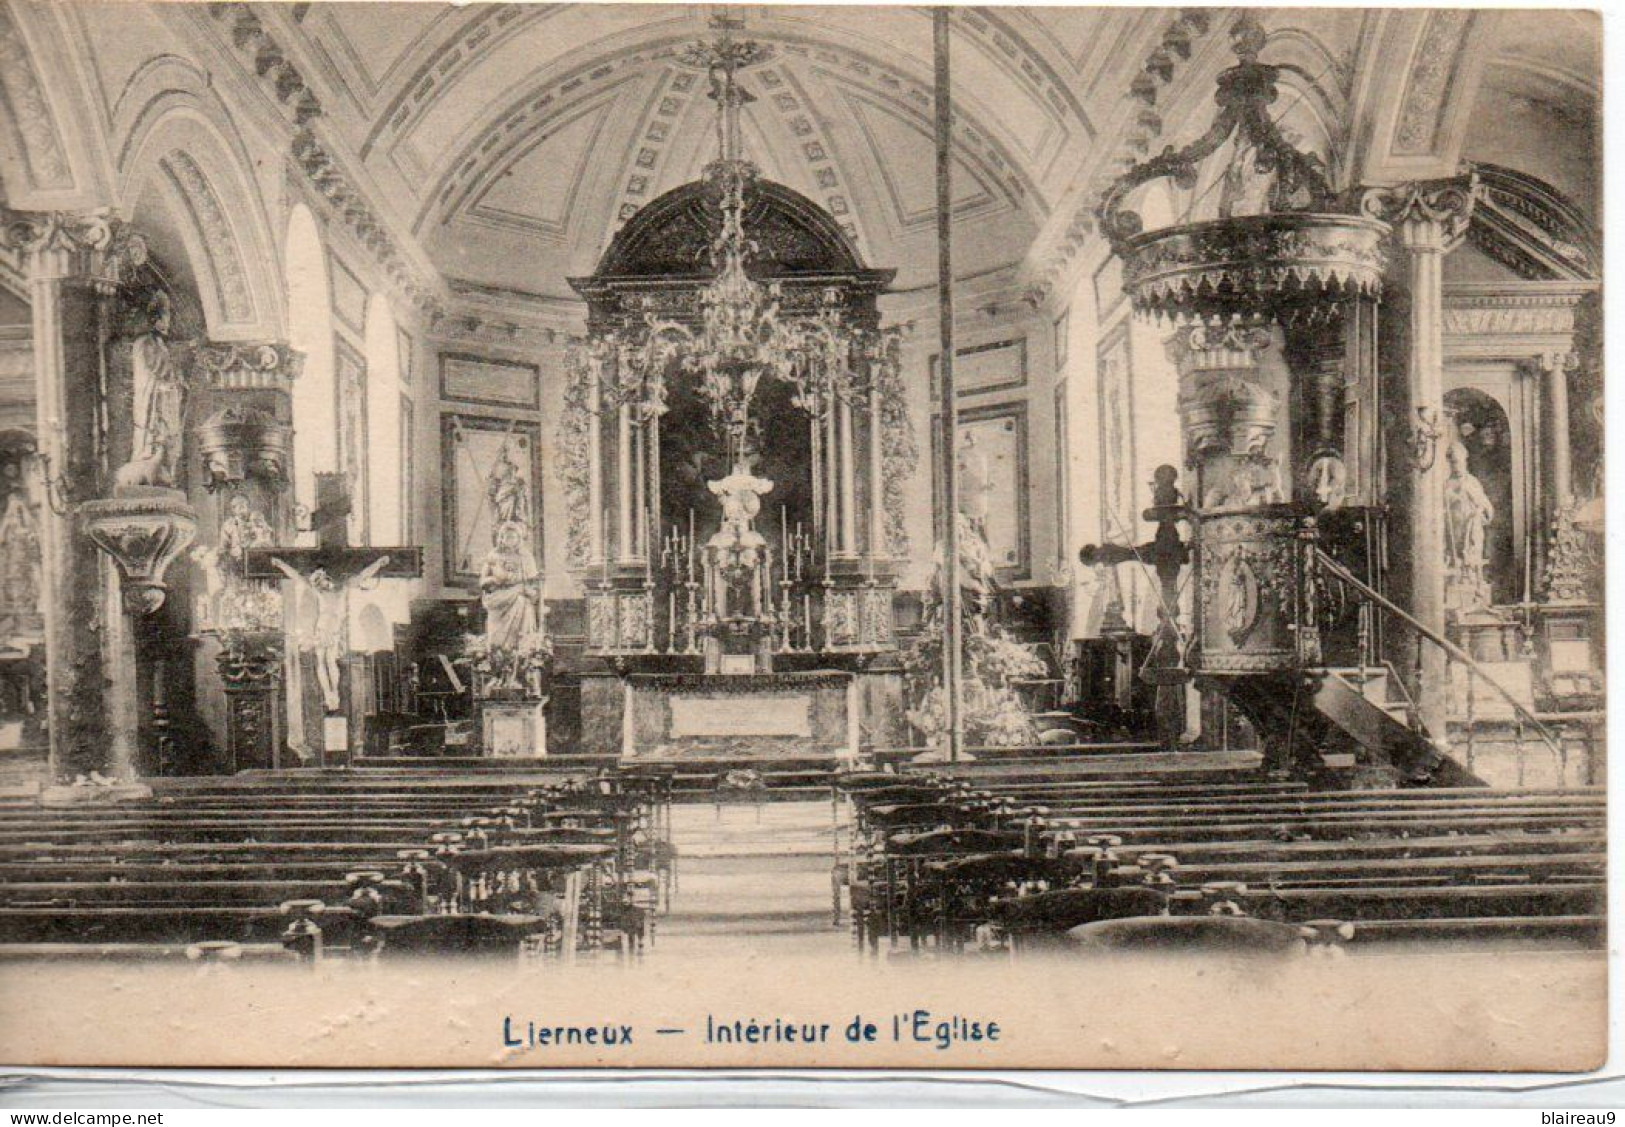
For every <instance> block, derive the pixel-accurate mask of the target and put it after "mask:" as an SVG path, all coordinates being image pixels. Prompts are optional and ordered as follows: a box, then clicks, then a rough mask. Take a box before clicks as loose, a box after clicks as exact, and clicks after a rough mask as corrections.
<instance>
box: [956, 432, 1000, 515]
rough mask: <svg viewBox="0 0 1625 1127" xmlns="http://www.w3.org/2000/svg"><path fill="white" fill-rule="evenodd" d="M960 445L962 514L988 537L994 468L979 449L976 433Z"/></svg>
mask: <svg viewBox="0 0 1625 1127" xmlns="http://www.w3.org/2000/svg"><path fill="white" fill-rule="evenodd" d="M959 442H960V445H959V458H958V470H959V490H958V492H959V511H960V512H961V513H962V514H964V515H965V516H967V517H969V518H970V520H971V523H972V524H973V525H974V526H975V527H976V529H977V530H978V531H979V532H982V533H984V534H985V532H986V530H987V514H988V507H989V503H990V501H991V499H992V496H993V488H994V485H993V467H992V466H991V465H990V464H989V463H988V460H987V455H986V454H985V453H984V452H983V451H982V449H981V447H980V445H978V443H977V441H976V434H975V432H967V433H966V434H964V435H962V436H961V437H960V440H959Z"/></svg>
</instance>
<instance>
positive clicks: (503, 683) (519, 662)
mask: <svg viewBox="0 0 1625 1127" xmlns="http://www.w3.org/2000/svg"><path fill="white" fill-rule="evenodd" d="M528 537H529V531H528V530H527V529H526V527H525V526H524V525H523V524H521V523H519V522H518V521H507V522H506V523H504V524H501V525H498V526H497V531H496V544H495V545H494V546H493V547H492V548H491V551H490V552H489V553H488V554H487V555H486V557H485V563H484V564H483V565H482V566H481V568H480V604H481V605H482V606H483V607H484V608H485V637H484V639H483V642H484V647H483V648H484V657H485V662H486V664H487V665H488V667H489V673H490V680H489V682H488V683H487V684H486V685H485V686H484V688H485V689H487V690H490V689H499V690H520V689H524V688H525V687H526V682H525V674H526V672H527V671H528V669H529V667H530V665H531V664H532V663H531V658H532V657H534V656H538V655H540V654H542V653H544V652H545V645H546V643H545V637H544V635H543V633H542V621H543V616H544V614H545V607H544V606H543V603H542V588H541V569H540V568H539V567H538V566H537V565H536V556H535V554H534V553H533V552H532V551H531V549H530V546H529V545H528V544H527V543H526V541H527V538H528Z"/></svg>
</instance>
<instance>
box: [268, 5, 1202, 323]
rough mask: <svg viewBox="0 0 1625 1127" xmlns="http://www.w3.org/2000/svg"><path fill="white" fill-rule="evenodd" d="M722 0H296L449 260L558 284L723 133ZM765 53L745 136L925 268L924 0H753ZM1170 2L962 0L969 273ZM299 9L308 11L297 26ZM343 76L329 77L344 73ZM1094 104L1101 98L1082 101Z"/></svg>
mask: <svg viewBox="0 0 1625 1127" xmlns="http://www.w3.org/2000/svg"><path fill="white" fill-rule="evenodd" d="M713 12H714V9H712V8H710V7H704V6H675V5H673V6H661V5H606V6H589V7H584V6H574V5H564V4H558V5H545V4H544V5H526V6H511V7H508V6H496V5H490V6H470V7H456V8H454V7H449V6H442V5H439V4H346V3H337V4H315V5H311V6H309V7H308V8H306V7H302V6H297V5H296V6H295V7H294V9H292V10H291V11H290V12H288V13H287V14H286V15H285V17H284V18H286V19H287V20H288V21H289V25H290V26H289V30H290V31H293V32H294V33H295V34H296V35H297V36H298V38H299V39H301V40H302V41H303V44H302V45H303V47H304V48H305V50H306V51H308V53H309V56H310V57H311V58H313V59H315V60H316V61H317V63H318V66H319V69H321V70H325V71H326V72H327V73H326V75H325V77H326V79H327V83H326V84H327V85H328V86H330V87H331V89H330V90H329V91H328V94H327V96H326V97H324V100H323V101H324V108H325V112H326V117H325V120H326V122H327V123H328V125H330V126H332V127H334V128H336V129H338V130H339V131H341V132H342V133H343V134H344V139H345V140H346V141H347V142H348V145H349V146H350V147H351V148H352V149H353V151H355V152H356V153H358V154H359V155H360V157H361V159H362V160H363V161H364V163H365V165H366V168H367V171H368V173H369V174H370V175H371V177H372V178H373V179H374V181H375V183H377V185H378V186H379V188H380V189H381V192H380V194H381V195H382V196H383V197H384V198H385V199H387V200H388V201H390V205H391V206H393V207H394V208H395V210H396V215H395V216H394V218H395V219H396V220H397V221H398V222H400V223H403V224H404V225H406V226H408V227H409V228H410V229H411V230H412V231H413V232H414V233H415V234H416V236H417V237H418V238H419V239H420V240H421V241H422V243H423V245H424V246H425V247H426V248H427V249H428V250H429V252H430V253H431V255H432V256H433V258H434V259H435V261H436V263H437V264H438V265H439V266H440V268H441V269H442V271H443V272H444V273H445V274H446V275H447V276H448V277H450V278H453V279H458V280H463V281H470V282H475V283H478V284H481V285H486V286H498V287H509V288H515V289H520V290H525V291H530V292H537V293H543V294H547V295H549V296H559V297H563V296H566V295H567V294H568V290H567V288H566V286H565V284H564V278H565V277H566V276H568V275H570V274H581V273H588V272H590V271H591V270H592V268H593V265H594V264H595V262H596V260H597V257H598V255H599V254H600V253H601V251H602V250H603V248H604V246H605V245H606V244H607V242H608V240H609V239H610V237H611V236H612V235H613V234H614V232H615V229H616V228H617V226H618V225H619V224H620V223H622V222H624V221H625V220H626V218H627V217H628V216H630V215H631V214H632V213H634V212H635V211H636V210H637V209H638V208H639V207H641V206H642V205H643V204H645V203H647V202H648V201H650V200H652V199H654V198H655V197H656V196H658V195H660V194H661V193H662V192H665V191H667V190H669V189H671V188H674V187H676V186H677V185H679V184H681V183H683V182H685V181H688V180H692V179H694V178H695V177H697V176H698V175H699V173H700V170H701V169H702V168H703V167H704V165H705V163H706V162H707V161H709V160H710V159H712V157H713V156H714V155H715V152H716V140H715V135H714V120H715V119H714V104H713V103H712V101H711V100H710V99H709V98H708V97H707V89H708V86H707V82H706V77H705V75H704V74H703V73H701V72H699V71H696V70H693V69H691V68H688V67H685V66H683V65H682V64H681V63H680V62H679V61H678V58H677V56H678V53H679V51H680V50H681V49H682V48H683V47H684V46H685V45H686V44H688V43H690V42H692V41H694V40H696V39H702V38H707V37H708V36H710V35H711V34H713V33H711V32H710V31H709V30H708V27H707V24H708V20H709V19H710V17H711V16H712V14H713ZM743 13H744V15H745V17H746V21H747V23H746V29H745V31H744V33H743V34H744V35H746V36H748V37H749V38H752V39H756V40H759V41H762V42H765V43H768V44H771V45H772V47H773V49H774V51H773V57H772V58H771V59H770V60H769V61H768V62H767V63H766V64H764V65H761V66H759V67H755V68H753V69H751V70H750V71H748V72H746V75H745V78H744V84H745V87H746V89H747V90H748V91H749V92H750V93H751V94H753V95H754V96H755V99H756V100H755V101H754V102H753V103H752V104H751V105H750V106H748V107H747V109H746V110H745V113H744V126H745V137H746V147H747V150H748V155H749V156H750V157H751V158H752V159H754V160H755V161H756V162H757V163H758V164H760V165H761V166H762V168H763V171H764V173H765V174H766V175H767V176H768V177H770V178H772V179H775V180H778V181H780V182H782V183H784V184H786V185H788V186H790V187H792V188H794V189H795V190H797V191H799V192H801V193H803V194H804V195H806V196H808V197H809V198H811V199H813V200H815V201H817V202H818V203H819V204H820V205H822V206H823V207H825V208H826V209H828V210H829V211H830V212H831V213H832V214H833V215H834V216H835V217H836V219H837V221H838V222H839V223H840V224H841V226H842V228H843V229H844V230H846V232H847V234H848V235H849V236H850V237H851V238H852V239H853V240H854V241H855V243H856V245H857V246H858V248H859V251H860V253H861V254H862V255H863V257H864V258H865V259H866V260H867V261H869V262H871V263H873V264H876V265H887V266H897V267H900V268H901V269H902V274H901V275H900V277H899V278H898V285H899V286H900V287H902V288H910V287H912V286H915V285H920V284H923V283H925V282H926V281H927V280H928V279H929V277H930V275H931V271H932V270H934V238H935V229H934V218H933V206H934V198H935V197H934V192H935V181H934V171H933V160H934V156H933V145H932V135H931V112H932V111H931V106H932V102H931V73H932V71H931V65H932V64H931V19H930V12H929V9H924V8H836V7H828V8H790V7H760V8H748V9H744V10H743ZM1176 17H1177V13H1175V12H1171V11H1169V10H1167V9H1163V10H1161V11H1156V10H1152V11H1146V10H1129V9H1098V8H1097V9H962V10H960V11H959V12H957V13H956V15H955V17H954V18H955V22H956V32H955V56H954V68H955V70H954V76H955V88H956V92H957V104H956V112H957V113H958V115H959V117H958V140H959V142H960V146H959V151H960V154H961V155H960V158H959V160H958V163H957V167H956V177H955V193H954V195H955V207H956V215H957V218H958V222H959V257H960V262H961V264H962V269H963V271H964V272H968V273H979V272H987V271H993V270H997V269H998V268H1000V267H1003V266H1014V265H1016V264H1017V263H1019V261H1020V260H1021V258H1022V255H1023V254H1024V252H1025V251H1026V249H1027V247H1028V245H1029V244H1030V243H1031V241H1032V239H1033V237H1034V236H1035V234H1036V233H1037V231H1038V230H1039V228H1040V227H1041V226H1042V225H1043V223H1044V222H1045V220H1046V219H1047V218H1048V217H1049V215H1050V213H1051V211H1052V209H1053V208H1054V207H1055V206H1056V202H1057V201H1058V200H1059V199H1060V198H1061V197H1062V196H1063V195H1064V194H1065V193H1066V192H1067V190H1068V187H1069V186H1070V185H1072V184H1073V183H1074V182H1075V181H1076V180H1077V179H1078V177H1079V174H1080V171H1081V170H1082V169H1084V168H1085V166H1086V165H1087V164H1088V163H1089V161H1090V158H1091V155H1092V154H1093V153H1094V152H1095V150H1096V148H1097V146H1098V145H1099V144H1100V141H1101V136H1102V131H1103V129H1106V128H1109V127H1111V126H1113V125H1114V124H1115V122H1114V121H1113V120H1108V119H1112V118H1113V117H1114V115H1115V114H1116V113H1117V112H1118V110H1119V108H1120V106H1121V103H1122V102H1123V101H1124V95H1125V92H1126V91H1127V88H1128V84H1129V82H1130V81H1131V79H1132V77H1133V75H1134V74H1135V73H1136V72H1137V71H1138V70H1139V69H1140V67H1141V66H1142V64H1143V56H1144V54H1145V51H1146V49H1147V46H1146V44H1147V43H1153V44H1154V40H1155V38H1156V37H1157V36H1158V35H1160V34H1161V31H1162V29H1163V28H1164V27H1165V26H1166V24H1167V23H1168V22H1169V21H1170V20H1172V19H1174V18H1176ZM295 24H296V25H297V27H294V25H295ZM335 93H336V94H338V95H339V96H338V97H337V98H335V97H334V94H335ZM1091 106H1094V107H1095V108H1094V109H1091V108H1090V107H1091Z"/></svg>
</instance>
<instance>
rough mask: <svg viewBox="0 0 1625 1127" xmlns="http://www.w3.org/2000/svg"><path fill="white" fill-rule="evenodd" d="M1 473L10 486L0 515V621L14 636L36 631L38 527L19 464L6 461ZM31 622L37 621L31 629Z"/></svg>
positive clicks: (40, 625) (37, 611)
mask: <svg viewBox="0 0 1625 1127" xmlns="http://www.w3.org/2000/svg"><path fill="white" fill-rule="evenodd" d="M4 475H5V478H6V480H7V482H8V484H9V485H10V490H9V492H7V494H6V500H5V512H4V514H3V515H0V625H3V626H4V628H5V630H6V632H7V633H8V634H10V635H13V636H15V635H18V634H25V635H26V634H37V633H38V632H39V630H40V629H41V628H42V624H38V619H39V610H40V593H41V591H42V589H43V584H42V583H41V579H42V576H41V574H40V538H39V527H38V524H37V523H36V521H35V517H34V509H33V506H32V505H31V504H29V501H28V494H27V492H26V491H25V490H24V488H23V486H22V482H21V481H20V480H19V479H20V476H21V469H20V467H19V466H18V464H17V463H16V462H8V463H6V466H5V470H4ZM30 623H33V624H36V625H35V626H34V627H33V628H32V629H31V628H29V626H28V625H27V624H30Z"/></svg>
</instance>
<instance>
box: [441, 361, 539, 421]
mask: <svg viewBox="0 0 1625 1127" xmlns="http://www.w3.org/2000/svg"><path fill="white" fill-rule="evenodd" d="M440 398H442V399H448V400H451V401H453V402H456V403H478V404H480V405H481V406H484V407H518V408H522V409H524V410H527V411H534V410H536V409H537V408H538V407H539V406H540V405H541V370H540V369H539V368H538V367H537V366H536V365H535V364H522V363H520V362H518V361H515V360H493V359H491V358H489V357H485V356H466V355H463V354H461V353H455V352H443V353H441V354H440Z"/></svg>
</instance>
